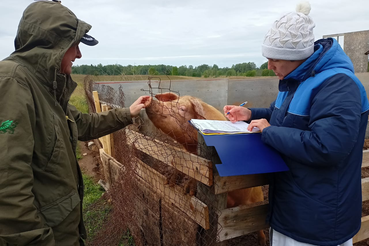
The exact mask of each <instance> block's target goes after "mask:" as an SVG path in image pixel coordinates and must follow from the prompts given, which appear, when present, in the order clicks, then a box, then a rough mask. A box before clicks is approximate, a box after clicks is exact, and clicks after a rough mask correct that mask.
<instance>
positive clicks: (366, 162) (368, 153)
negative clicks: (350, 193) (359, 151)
mask: <svg viewBox="0 0 369 246" xmlns="http://www.w3.org/2000/svg"><path fill="white" fill-rule="evenodd" d="M361 167H362V168H363V167H369V149H366V150H363V162H362V164H361Z"/></svg>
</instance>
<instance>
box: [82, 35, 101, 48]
mask: <svg viewBox="0 0 369 246" xmlns="http://www.w3.org/2000/svg"><path fill="white" fill-rule="evenodd" d="M81 42H82V43H84V44H85V45H89V46H94V45H97V44H98V43H99V41H97V40H96V39H95V38H94V37H92V36H90V35H88V34H87V33H86V34H85V35H84V36H83V37H82V38H81Z"/></svg>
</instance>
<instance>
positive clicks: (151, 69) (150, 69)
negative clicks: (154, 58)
mask: <svg viewBox="0 0 369 246" xmlns="http://www.w3.org/2000/svg"><path fill="white" fill-rule="evenodd" d="M155 74H156V70H155V68H153V67H150V68H149V75H155Z"/></svg>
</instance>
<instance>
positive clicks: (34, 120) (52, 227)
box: [0, 1, 132, 246]
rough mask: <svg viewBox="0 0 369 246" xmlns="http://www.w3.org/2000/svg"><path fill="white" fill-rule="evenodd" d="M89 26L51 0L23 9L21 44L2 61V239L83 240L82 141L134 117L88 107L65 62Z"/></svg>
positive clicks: (2, 242)
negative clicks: (80, 101) (83, 108)
mask: <svg viewBox="0 0 369 246" xmlns="http://www.w3.org/2000/svg"><path fill="white" fill-rule="evenodd" d="M90 28H91V26H90V25H88V24H87V23H85V22H83V21H81V20H79V19H77V18H76V16H75V15H74V14H73V13H72V12H71V11H70V10H69V9H68V8H66V7H64V6H63V5H61V4H60V3H56V2H52V1H40V2H36V3H32V4H31V5H30V6H29V7H28V8H27V9H26V10H25V11H24V13H23V16H22V19H21V21H20V24H19V27H18V32H17V36H16V39H15V51H14V52H13V53H12V54H11V55H10V56H9V57H8V58H6V59H4V60H3V61H1V62H0V103H1V105H3V107H2V109H1V110H0V146H1V148H0V245H38V246H41V245H63V246H65V245H68V246H70V245H79V244H80V240H81V238H86V231H85V228H84V226H83V222H82V213H81V210H82V198H83V183H82V176H81V172H80V169H79V166H78V162H77V159H76V153H75V150H76V145H77V140H82V141H86V140H90V139H93V138H99V137H101V136H103V135H106V134H109V133H112V132H113V131H116V130H118V129H121V128H123V127H124V126H126V125H128V124H130V123H132V119H131V116H130V113H129V110H128V109H114V110H111V111H109V112H105V113H101V114H82V113H81V112H79V111H78V110H77V109H76V108H75V107H73V106H72V105H70V104H68V101H69V98H70V95H71V93H72V92H73V90H74V89H75V87H76V83H75V82H74V81H73V80H72V79H71V77H70V75H66V74H61V73H59V71H60V66H61V61H62V58H63V56H64V54H65V53H66V51H67V50H68V49H69V47H71V46H72V45H76V44H78V43H79V41H80V39H81V38H82V36H83V35H84V34H85V33H86V32H88V31H89V29H90Z"/></svg>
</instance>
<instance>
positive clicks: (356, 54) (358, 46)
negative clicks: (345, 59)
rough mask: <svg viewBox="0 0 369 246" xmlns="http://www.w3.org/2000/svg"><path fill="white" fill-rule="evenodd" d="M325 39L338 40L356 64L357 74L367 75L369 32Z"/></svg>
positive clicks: (325, 36)
mask: <svg viewBox="0 0 369 246" xmlns="http://www.w3.org/2000/svg"><path fill="white" fill-rule="evenodd" d="M323 38H336V39H337V41H338V43H340V44H341V46H342V48H343V50H344V51H345V53H346V54H347V55H348V56H349V57H350V59H351V61H352V63H353V64H354V69H355V73H365V72H367V69H368V54H369V30H367V31H360V32H348V33H339V34H329V35H324V36H323Z"/></svg>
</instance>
